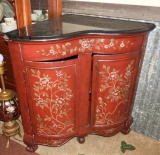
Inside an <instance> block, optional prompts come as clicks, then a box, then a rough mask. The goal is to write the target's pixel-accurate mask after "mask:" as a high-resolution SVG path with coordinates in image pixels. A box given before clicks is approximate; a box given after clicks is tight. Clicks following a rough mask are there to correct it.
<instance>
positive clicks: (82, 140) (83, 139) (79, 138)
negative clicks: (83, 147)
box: [77, 137, 85, 144]
mask: <svg viewBox="0 0 160 155" xmlns="http://www.w3.org/2000/svg"><path fill="white" fill-rule="evenodd" d="M77 140H78V142H79V143H80V144H83V143H84V142H85V138H84V137H78V138H77Z"/></svg>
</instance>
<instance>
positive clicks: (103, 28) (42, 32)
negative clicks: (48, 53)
mask: <svg viewBox="0 0 160 155" xmlns="http://www.w3.org/2000/svg"><path fill="white" fill-rule="evenodd" d="M154 28H155V25H154V24H152V23H144V22H134V21H126V20H117V19H111V18H102V17H101V18H100V17H93V16H83V15H73V14H66V15H63V16H61V17H58V18H53V19H49V20H45V21H42V22H37V23H36V24H33V25H31V26H27V27H24V28H21V29H18V30H14V31H11V32H8V33H6V35H7V37H8V38H9V39H10V40H19V41H44V40H59V39H66V38H71V37H76V36H82V35H88V34H89V35H92V34H93V35H96V34H97V35H98V34H101V35H111V34H113V35H119V34H136V33H143V32H148V31H151V30H153V29H154Z"/></svg>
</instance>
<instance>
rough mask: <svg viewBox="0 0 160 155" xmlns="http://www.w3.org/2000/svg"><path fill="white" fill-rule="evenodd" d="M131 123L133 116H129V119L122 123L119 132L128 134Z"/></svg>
mask: <svg viewBox="0 0 160 155" xmlns="http://www.w3.org/2000/svg"><path fill="white" fill-rule="evenodd" d="M132 123H133V117H131V118H130V119H128V120H127V121H126V123H125V125H124V128H123V129H122V130H121V133H123V134H125V135H126V134H128V133H129V132H130V131H131V128H130V127H131V125H132Z"/></svg>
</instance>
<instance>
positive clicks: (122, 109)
mask: <svg viewBox="0 0 160 155" xmlns="http://www.w3.org/2000/svg"><path fill="white" fill-rule="evenodd" d="M140 53H141V52H134V53H131V54H123V55H122V54H120V55H108V56H107V55H94V56H93V79H92V101H91V108H92V110H91V132H92V133H98V134H100V135H104V136H111V135H113V134H115V133H117V132H119V131H120V130H121V129H122V128H123V126H124V124H125V123H126V121H128V120H129V119H130V110H131V105H132V99H133V92H134V89H135V85H136V77H137V72H138V65H139V60H140V55H141V54H140Z"/></svg>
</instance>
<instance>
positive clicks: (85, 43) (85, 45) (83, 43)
mask: <svg viewBox="0 0 160 155" xmlns="http://www.w3.org/2000/svg"><path fill="white" fill-rule="evenodd" d="M81 46H82V48H84V49H86V48H89V47H90V46H91V43H90V41H89V40H83V41H82V42H81Z"/></svg>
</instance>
